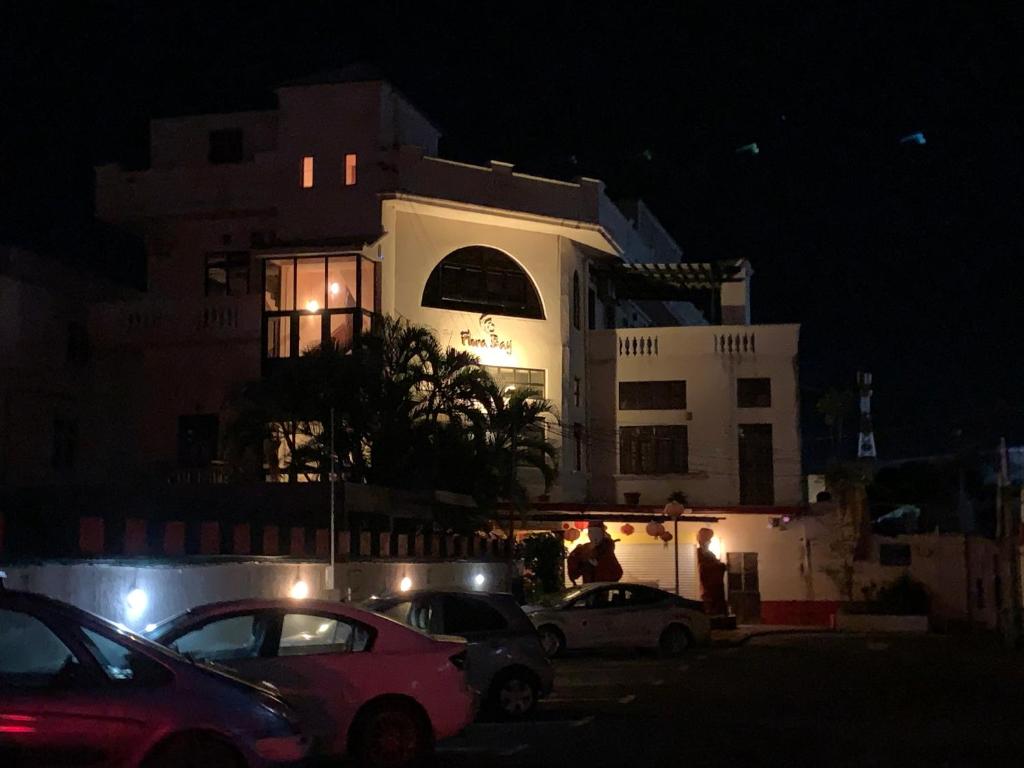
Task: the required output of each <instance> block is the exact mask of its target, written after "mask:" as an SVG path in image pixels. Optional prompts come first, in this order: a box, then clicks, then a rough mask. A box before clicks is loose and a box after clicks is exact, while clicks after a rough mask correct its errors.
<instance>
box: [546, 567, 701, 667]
mask: <svg viewBox="0 0 1024 768" xmlns="http://www.w3.org/2000/svg"><path fill="white" fill-rule="evenodd" d="M526 614H527V615H528V616H529V617H530V621H532V622H533V623H534V625H535V626H536V627H537V631H538V632H539V633H540V638H541V645H543V647H544V651H545V653H546V654H547V655H548V656H549V657H550V656H557V655H558V654H559V653H561V652H562V651H565V650H567V649H570V648H572V649H583V648H657V649H659V650H660V651H661V652H662V653H665V654H666V655H673V656H674V655H679V654H681V653H683V652H684V651H686V649H687V648H689V647H690V646H692V645H706V644H708V643H709V642H710V639H711V622H710V620H709V619H708V616H707V615H706V614H705V613H704V606H703V604H702V603H699V602H697V601H696V600H687V599H685V598H682V597H679V596H678V595H673V594H672V593H670V592H665V591H664V590H661V589H655V588H654V587H648V586H644V585H642V584H624V583H621V582H609V583H603V584H587V585H585V586H583V587H580V588H578V589H573V590H571V591H569V592H567V593H566V594H565V595H564V596H563V597H562V598H561V600H559V601H558V603H556V604H555V605H554V606H551V607H542V606H527V607H526Z"/></svg>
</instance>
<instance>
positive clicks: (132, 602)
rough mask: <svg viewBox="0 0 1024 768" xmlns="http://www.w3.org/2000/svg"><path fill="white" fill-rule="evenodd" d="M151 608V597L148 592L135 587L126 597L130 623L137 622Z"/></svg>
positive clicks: (125, 605)
mask: <svg viewBox="0 0 1024 768" xmlns="http://www.w3.org/2000/svg"><path fill="white" fill-rule="evenodd" d="M148 606H149V595H147V594H146V590H144V589H139V588H138V587H135V588H134V589H132V590H131V591H130V592H129V593H128V594H127V595H125V596H124V607H125V614H126V615H127V617H128V620H129V621H135V620H136V619H138V618H139V617H140V616H142V614H144V613H145V612H146V608H147V607H148Z"/></svg>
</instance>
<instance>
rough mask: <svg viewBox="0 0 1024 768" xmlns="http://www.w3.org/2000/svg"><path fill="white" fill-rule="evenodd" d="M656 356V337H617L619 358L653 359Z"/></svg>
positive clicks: (631, 335) (641, 335)
mask: <svg viewBox="0 0 1024 768" xmlns="http://www.w3.org/2000/svg"><path fill="white" fill-rule="evenodd" d="M657 354H658V337H657V336H652V335H650V334H636V335H633V334H628V335H625V336H619V357H644V356H647V357H654V356H655V355H657Z"/></svg>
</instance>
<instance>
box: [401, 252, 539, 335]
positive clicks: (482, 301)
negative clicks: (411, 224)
mask: <svg viewBox="0 0 1024 768" xmlns="http://www.w3.org/2000/svg"><path fill="white" fill-rule="evenodd" d="M421 304H422V305H423V306H424V307H437V308H438V309H455V310H461V311H463V312H481V313H489V314H494V315H509V316H511V317H530V318H535V319H538V320H543V319H544V311H543V310H542V309H541V304H540V295H539V294H538V293H537V289H536V288H535V287H534V285H533V281H532V280H531V279H530V277H529V275H527V274H526V272H525V271H524V270H523V268H522V267H520V266H519V265H518V264H517V263H516V262H515V261H514V260H513V259H512V258H511V257H510V256H507V255H506V254H504V253H502V252H501V251H499V250H497V249H495V248H487V247H486V246H482V245H471V246H468V247H466V248H459V249H458V250H456V251H452V252H451V253H450V254H448V255H447V256H445V257H444V259H442V261H441V263H439V264H438V265H437V266H436V267H434V270H433V272H431V273H430V277H428V278H427V284H426V286H425V287H424V288H423V300H422V301H421Z"/></svg>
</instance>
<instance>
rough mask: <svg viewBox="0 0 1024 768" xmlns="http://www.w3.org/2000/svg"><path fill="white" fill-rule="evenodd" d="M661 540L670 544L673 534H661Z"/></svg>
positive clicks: (666, 532)
mask: <svg viewBox="0 0 1024 768" xmlns="http://www.w3.org/2000/svg"><path fill="white" fill-rule="evenodd" d="M661 540H662V541H664V542H665V543H666V544H668V543H669V542H670V541H672V534H671V533H669V532H668V531H665V532H664V533H663V534H661Z"/></svg>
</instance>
